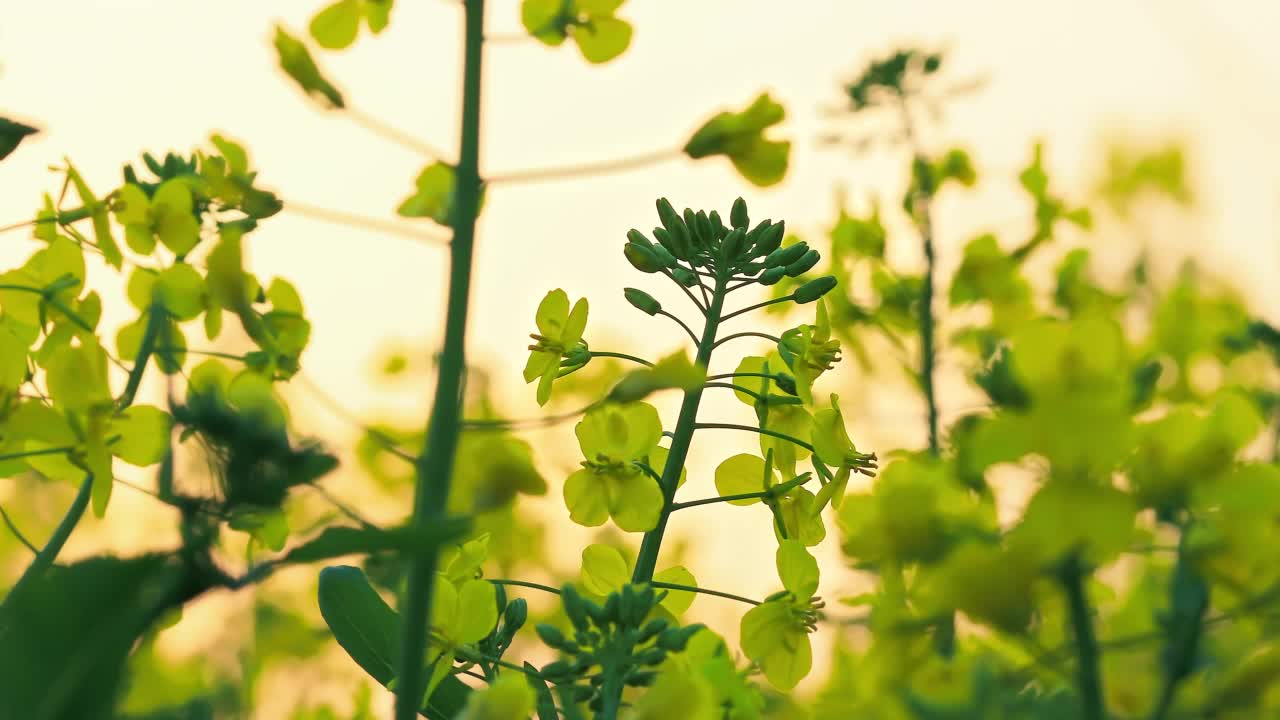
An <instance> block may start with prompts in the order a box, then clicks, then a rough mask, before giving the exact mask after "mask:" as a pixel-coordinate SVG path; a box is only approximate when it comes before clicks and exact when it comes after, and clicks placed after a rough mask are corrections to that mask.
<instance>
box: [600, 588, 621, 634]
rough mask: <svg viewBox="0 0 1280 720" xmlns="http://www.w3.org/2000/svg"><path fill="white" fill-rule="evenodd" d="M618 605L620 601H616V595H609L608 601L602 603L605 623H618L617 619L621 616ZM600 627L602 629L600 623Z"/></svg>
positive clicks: (602, 624) (602, 625)
mask: <svg viewBox="0 0 1280 720" xmlns="http://www.w3.org/2000/svg"><path fill="white" fill-rule="evenodd" d="M620 604H621V601H620V600H619V599H618V593H611V594H610V595H609V599H608V600H605V601H604V613H603V619H604V622H605V623H610V622H613V623H616V622H618V620H619V617H620V616H621V609H620ZM600 625H601V627H602V628H603V627H604V623H600Z"/></svg>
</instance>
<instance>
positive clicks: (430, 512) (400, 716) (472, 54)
mask: <svg viewBox="0 0 1280 720" xmlns="http://www.w3.org/2000/svg"><path fill="white" fill-rule="evenodd" d="M464 15H465V17H466V21H465V22H466V25H465V27H466V30H465V37H466V40H465V45H464V48H465V49H464V64H463V81H462V123H461V125H462V138H461V142H460V143H459V152H458V159H459V160H458V168H457V191H456V192H457V194H456V197H455V198H454V199H455V204H454V207H453V216H452V218H451V220H452V223H451V224H452V226H453V241H452V243H451V244H450V252H449V298H448V306H447V309H446V311H445V333H444V349H443V351H442V352H441V355H440V366H439V375H438V379H437V382H436V395H435V400H434V402H433V405H432V408H431V420H430V422H429V423H428V426H427V438H426V444H425V446H424V448H425V449H424V450H423V453H422V455H421V456H420V457H419V459H418V463H417V479H416V484H415V488H414V502H413V520H412V522H413V524H414V525H415V526H416V527H417V528H419V529H424V528H426V527H429V526H430V525H432V524H434V523H436V522H438V521H439V520H440V518H441V517H443V516H444V515H445V513H446V507H447V502H448V499H449V484H450V479H451V476H452V474H453V459H454V454H455V450H456V449H457V444H458V432H459V421H460V420H461V404H462V375H463V372H464V370H465V369H466V361H465V342H466V332H467V301H468V296H469V294H470V290H471V260H472V254H473V245H474V240H475V228H476V212H477V210H478V205H479V196H480V177H479V154H480V152H479V151H480V96H481V94H480V78H481V75H480V71H481V60H482V57H483V53H482V49H483V45H484V0H466V2H465V4H464ZM438 562H439V553H438V551H437V549H435V548H432V549H431V550H429V551H427V552H424V553H420V554H417V555H414V556H413V557H412V558H411V560H410V564H409V580H408V586H407V588H406V590H405V594H404V602H403V604H402V606H401V617H402V618H403V621H402V625H401V627H400V646H401V654H400V660H399V665H398V668H397V669H398V672H397V678H398V681H399V683H400V684H399V686H398V687H397V689H396V706H395V718H396V720H414V718H415V717H417V714H418V708H419V706H420V705H421V704H422V700H423V698H422V694H423V691H424V686H423V680H424V679H425V678H423V677H422V674H423V673H422V663H423V656H424V655H425V651H426V642H427V628H428V622H429V619H430V617H431V593H432V585H433V584H434V581H435V575H436V566H437V564H438Z"/></svg>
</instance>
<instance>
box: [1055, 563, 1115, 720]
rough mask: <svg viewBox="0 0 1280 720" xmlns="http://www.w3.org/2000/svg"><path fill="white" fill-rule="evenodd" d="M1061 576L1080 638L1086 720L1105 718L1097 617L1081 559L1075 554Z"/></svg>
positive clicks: (1078, 669) (1079, 678) (1078, 651)
mask: <svg viewBox="0 0 1280 720" xmlns="http://www.w3.org/2000/svg"><path fill="white" fill-rule="evenodd" d="M1059 579H1060V581H1061V582H1062V587H1063V589H1064V590H1065V591H1066V594H1067V608H1068V612H1069V614H1070V618H1071V630H1072V632H1073V633H1074V634H1075V638H1076V657H1077V660H1076V662H1077V665H1076V684H1077V685H1078V686H1079V689H1080V700H1081V704H1082V706H1083V711H1084V715H1083V717H1084V720H1104V718H1106V711H1105V710H1104V709H1103V703H1102V673H1101V671H1100V669H1099V663H1098V659H1099V657H1098V656H1099V651H1098V639H1097V637H1096V636H1095V635H1094V632H1093V616H1092V612H1091V610H1090V608H1089V598H1088V597H1087V596H1086V595H1085V587H1084V581H1085V572H1084V568H1082V567H1081V565H1080V559H1079V558H1076V557H1073V558H1071V559H1070V560H1068V561H1067V564H1066V565H1065V566H1064V567H1063V568H1062V571H1061V574H1060V577H1059Z"/></svg>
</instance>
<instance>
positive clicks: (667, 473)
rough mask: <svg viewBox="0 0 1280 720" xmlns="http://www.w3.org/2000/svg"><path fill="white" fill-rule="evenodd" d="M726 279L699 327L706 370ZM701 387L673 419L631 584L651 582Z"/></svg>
mask: <svg viewBox="0 0 1280 720" xmlns="http://www.w3.org/2000/svg"><path fill="white" fill-rule="evenodd" d="M725 283H726V279H725V278H724V277H723V276H721V277H718V278H716V286H715V290H713V291H712V293H711V306H710V307H709V308H708V310H707V321H706V323H705V324H704V325H703V326H702V340H701V341H700V342H699V343H698V357H697V361H696V362H697V363H698V364H699V365H701V366H702V367H707V366H708V365H709V364H710V361H711V352H712V351H713V350H714V349H715V343H716V331H717V330H718V329H719V327H720V311H721V309H722V308H723V307H724V288H725ZM702 389H703V388H702V386H701V385H699V386H698V387H696V388H693V389H692V390H688V391H686V392H685V394H684V401H683V402H682V403H681V405H680V417H679V418H678V419H677V420H676V428H675V433H674V436H673V437H672V439H671V450H670V451H669V453H668V455H667V464H666V466H665V467H664V468H663V469H662V481H661V482H660V483H659V485H661V486H662V494H663V498H664V499H663V506H662V514H661V515H659V516H658V524H657V525H656V526H655V527H654V528H653V529H652V530H650V531H649V532H647V533H645V534H644V540H643V541H641V543H640V554H639V555H638V556H637V557H636V567H635V571H634V572H633V573H632V574H631V582H633V583H642V582H649V581H650V580H651V579H653V571H654V567H655V566H656V565H657V562H658V550H659V549H660V548H661V547H662V535H663V533H665V532H666V530H667V518H669V517H670V516H671V512H672V508H673V505H674V503H675V496H676V481H677V480H678V479H679V477H680V471H681V470H683V469H684V461H685V458H686V457H687V456H688V455H689V444H690V443H691V442H692V440H693V433H694V431H695V430H697V427H698V405H699V404H700V403H701V401H702Z"/></svg>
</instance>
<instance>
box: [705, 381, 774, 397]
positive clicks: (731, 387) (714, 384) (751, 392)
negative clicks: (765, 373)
mask: <svg viewBox="0 0 1280 720" xmlns="http://www.w3.org/2000/svg"><path fill="white" fill-rule="evenodd" d="M702 387H704V388H724V389H726V390H735V391H737V392H743V393H746V394H748V395H750V396H751V397H753V398H755V399H757V400H763V399H764V395H761V394H760V393H758V392H756V391H755V390H750V389H748V388H744V387H742V386H741V385H734V384H733V383H721V382H709V383H703V384H702Z"/></svg>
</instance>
